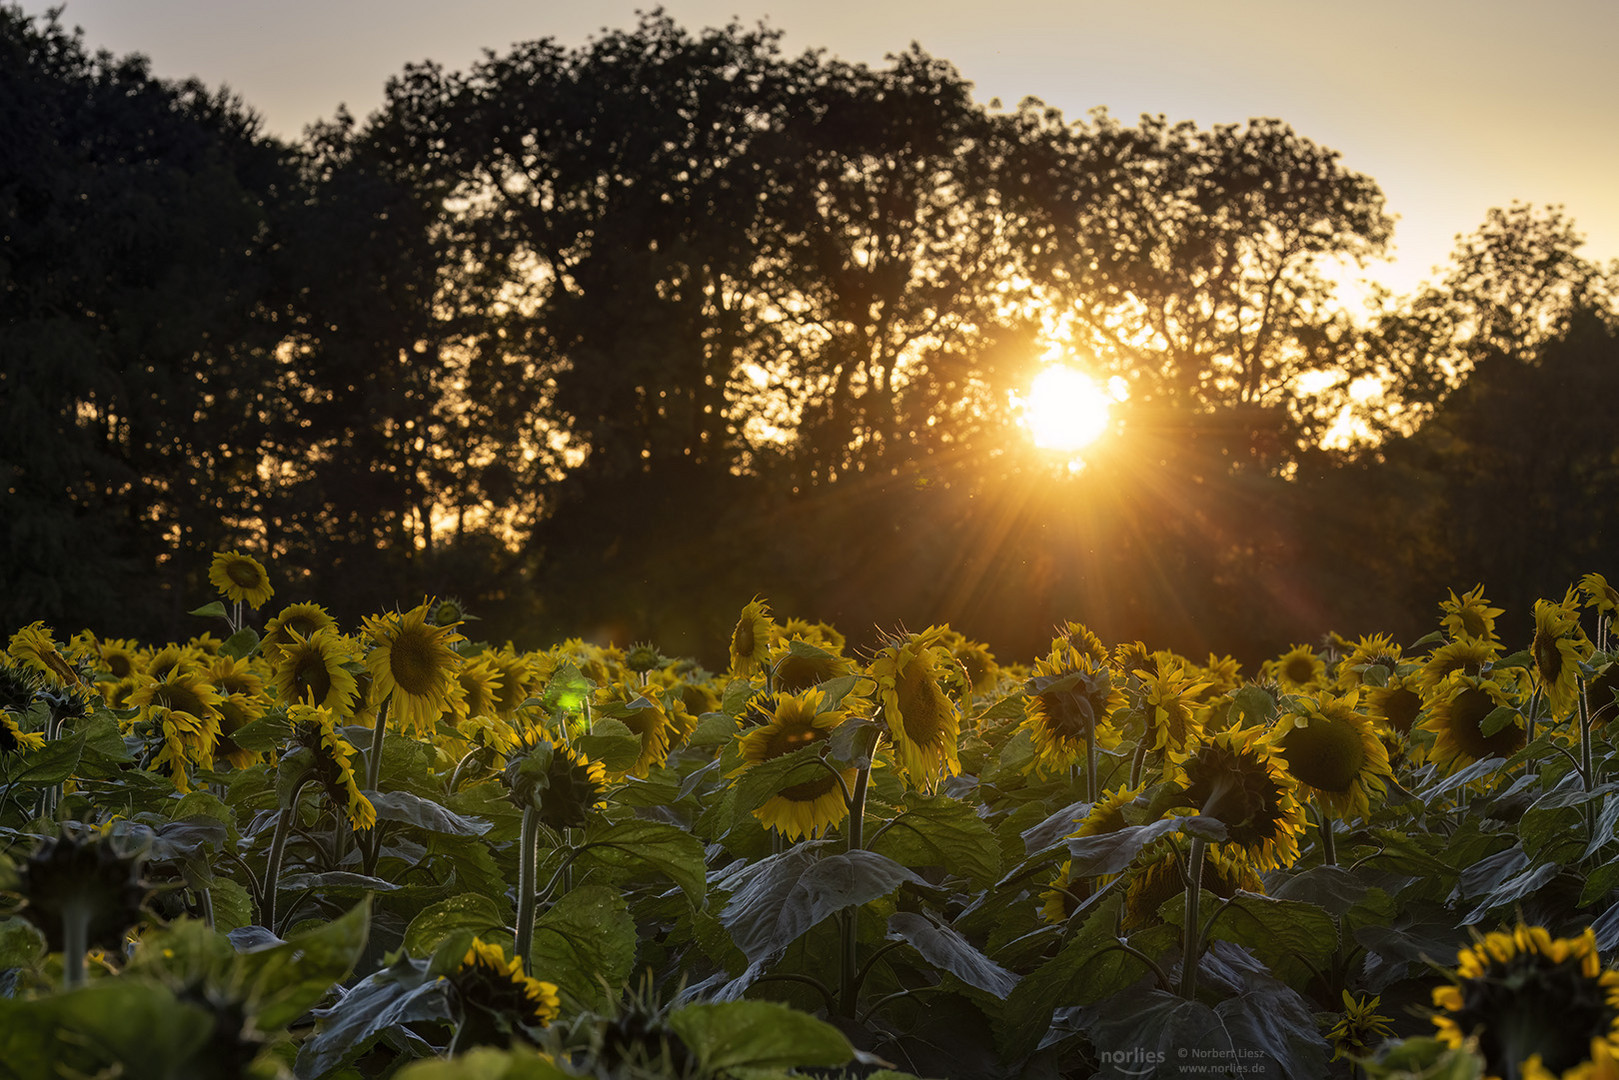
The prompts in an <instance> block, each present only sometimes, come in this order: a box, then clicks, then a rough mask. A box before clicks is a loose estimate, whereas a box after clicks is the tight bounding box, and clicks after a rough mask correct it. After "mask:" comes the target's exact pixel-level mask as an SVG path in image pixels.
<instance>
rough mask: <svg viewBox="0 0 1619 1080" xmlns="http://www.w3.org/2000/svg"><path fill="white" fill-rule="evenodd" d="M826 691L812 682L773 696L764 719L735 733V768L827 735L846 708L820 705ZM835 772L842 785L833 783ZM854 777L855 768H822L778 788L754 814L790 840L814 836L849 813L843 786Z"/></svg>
mask: <svg viewBox="0 0 1619 1080" xmlns="http://www.w3.org/2000/svg"><path fill="white" fill-rule="evenodd" d="M825 697H826V696H825V695H824V694H823V693H822V692H821V691H820V690H819V689H816V688H813V687H812V688H811V689H809V690H805V691H803V692H801V693H797V694H782V695H779V696H777V697H776V698H775V704H774V708H773V709H772V710H771V714H770V719H769V721H768V722H767V723H765V724H764V725H762V726H760V727H756V728H753V729H752V730H751V731H747V732H745V733H743V734H741V735H738V736H737V739H738V743H737V745H738V748H739V749H740V750H741V753H742V762H743V764H742V768H741V769H739V770H738V771H739V772H742V771H746V770H747V769H750V768H752V767H753V766H755V765H759V764H762V763H764V762H766V761H770V760H771V759H773V758H778V757H781V756H782V755H783V754H790V753H792V752H793V751H794V750H799V749H802V748H803V747H806V746H810V745H813V744H815V743H818V742H822V741H824V740H826V739H829V738H831V737H832V732H833V731H834V730H836V729H837V727H838V725H839V724H841V723H843V721H844V719H845V715H846V714H845V713H844V712H843V711H842V710H841V709H826V710H824V711H822V708H821V707H822V705H824V704H825ZM839 777H841V778H842V781H843V783H842V785H840V784H839V783H838V779H839ZM854 783H855V770H854V769H842V770H839V773H838V775H837V776H834V775H833V774H832V773H831V772H829V771H826V772H823V773H821V774H820V775H817V776H816V777H815V778H814V779H811V780H805V781H803V782H801V783H797V784H791V785H789V786H787V787H785V788H783V789H782V790H781V791H779V792H777V793H776V794H775V795H772V796H771V797H770V798H769V799H767V800H766V801H765V803H764V805H762V806H760V807H759V808H758V809H756V810H755V811H754V812H753V816H754V817H756V818H758V819H759V821H760V822H761V823H762V824H764V825H766V826H768V827H770V828H773V829H775V830H776V831H777V832H779V833H781V834H782V835H783V836H785V837H787V838H788V839H789V840H797V839H798V838H800V837H803V836H809V837H814V836H817V835H819V834H820V833H822V832H825V831H826V830H827V829H830V828H832V827H833V826H835V825H837V824H839V823H840V822H842V821H843V820H844V819H845V818H846V817H848V816H849V804H848V802H846V801H845V799H844V795H843V792H844V789H845V788H850V789H852V788H853V786H854Z"/></svg>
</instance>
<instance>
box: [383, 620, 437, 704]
mask: <svg viewBox="0 0 1619 1080" xmlns="http://www.w3.org/2000/svg"><path fill="white" fill-rule="evenodd" d="M388 670H389V672H390V673H391V674H392V675H393V677H394V682H395V683H397V684H398V686H399V689H401V690H403V691H404V692H405V693H407V694H410V695H412V696H414V697H431V696H432V695H433V693H434V692H435V691H437V690H438V688H439V675H440V668H439V665H438V664H437V663H436V662H435V660H434V657H433V643H432V641H431V640H430V639H429V638H428V636H427V634H426V633H425V632H423V631H421V630H416V629H413V628H411V629H406V630H404V631H403V632H402V633H400V635H399V636H398V637H397V638H395V639H394V643H393V646H392V647H391V648H390V649H389V650H388Z"/></svg>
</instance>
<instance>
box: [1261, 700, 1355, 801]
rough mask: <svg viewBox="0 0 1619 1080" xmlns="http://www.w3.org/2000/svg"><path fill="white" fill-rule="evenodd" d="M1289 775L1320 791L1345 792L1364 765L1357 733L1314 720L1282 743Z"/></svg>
mask: <svg viewBox="0 0 1619 1080" xmlns="http://www.w3.org/2000/svg"><path fill="white" fill-rule="evenodd" d="M1282 757H1283V759H1284V760H1286V762H1287V767H1288V769H1289V771H1291V772H1292V773H1293V775H1294V776H1296V777H1298V778H1299V779H1300V780H1302V781H1304V782H1305V783H1306V784H1308V785H1310V786H1311V787H1313V788H1317V789H1319V790H1321V791H1331V792H1338V793H1342V792H1347V791H1348V790H1349V788H1350V786H1351V785H1353V784H1354V782H1355V781H1356V780H1357V779H1358V778H1359V777H1360V772H1361V768H1362V767H1363V766H1364V765H1365V764H1366V748H1365V747H1364V746H1363V745H1361V741H1360V732H1358V731H1356V730H1355V727H1354V725H1352V724H1349V723H1347V722H1345V721H1343V720H1333V719H1328V718H1324V717H1315V718H1312V719H1311V720H1310V724H1309V726H1308V727H1296V728H1293V729H1292V730H1291V731H1289V732H1288V733H1287V735H1286V736H1285V737H1284V738H1283V739H1282Z"/></svg>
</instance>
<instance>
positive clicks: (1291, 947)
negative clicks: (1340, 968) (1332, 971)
mask: <svg viewBox="0 0 1619 1080" xmlns="http://www.w3.org/2000/svg"><path fill="white" fill-rule="evenodd" d="M1184 902H1185V897H1184V896H1182V897H1179V898H1177V900H1176V901H1171V902H1170V903H1169V904H1166V905H1165V906H1164V909H1163V912H1164V914H1165V917H1166V918H1167V919H1169V921H1171V922H1176V923H1178V922H1180V921H1183V920H1184V916H1183V915H1182V914H1181V910H1182V907H1183V905H1184ZM1202 910H1203V912H1205V913H1206V914H1205V915H1204V926H1205V931H1204V932H1205V934H1206V935H1207V936H1208V938H1209V939H1210V940H1214V939H1219V940H1223V941H1230V942H1235V943H1236V944H1238V945H1244V946H1246V947H1248V948H1250V949H1252V950H1253V951H1254V953H1255V955H1257V956H1258V957H1259V958H1260V959H1261V960H1263V961H1265V963H1266V964H1268V965H1270V967H1271V969H1272V970H1273V971H1275V972H1277V973H1278V974H1279V975H1282V976H1283V977H1284V978H1287V979H1289V980H1290V981H1294V982H1297V983H1300V984H1302V983H1303V982H1304V981H1305V980H1306V979H1308V978H1309V976H1310V974H1311V972H1312V965H1313V968H1314V970H1325V968H1326V966H1327V965H1328V964H1330V963H1331V960H1332V954H1333V953H1335V952H1337V950H1338V927H1337V924H1336V923H1334V922H1333V918H1332V916H1331V915H1329V914H1327V912H1326V911H1324V910H1323V909H1322V908H1319V907H1317V906H1316V905H1315V904H1312V903H1306V902H1304V901H1300V900H1278V899H1276V898H1275V897H1271V896H1264V895H1262V894H1260V893H1251V892H1241V891H1239V892H1238V893H1237V894H1236V895H1235V896H1233V897H1232V898H1231V899H1229V900H1221V899H1219V898H1218V897H1212V896H1208V895H1205V896H1204V898H1203V904H1202Z"/></svg>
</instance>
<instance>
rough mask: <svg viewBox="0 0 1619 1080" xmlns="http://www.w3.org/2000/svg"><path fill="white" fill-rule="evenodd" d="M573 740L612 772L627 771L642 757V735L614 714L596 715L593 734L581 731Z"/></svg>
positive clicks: (591, 731)
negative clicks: (585, 733) (581, 733)
mask: <svg viewBox="0 0 1619 1080" xmlns="http://www.w3.org/2000/svg"><path fill="white" fill-rule="evenodd" d="M574 744H575V745H576V746H577V747H578V748H579V749H580V750H581V751H583V752H584V754H585V755H586V756H587V757H589V758H590V760H591V761H599V762H601V764H602V768H604V769H606V770H607V771H608V772H610V773H622V772H628V771H629V770H630V769H632V768H634V767H635V763H636V761H638V760H639V759H640V757H641V736H639V735H637V734H636V733H635V732H633V731H631V730H630V726H629V725H628V724H626V723H625V722H624V721H623V720H621V719H619V718H617V717H614V716H598V717H596V718H595V719H594V721H593V722H592V724H591V726H590V734H588V735H580V736H579V737H578V738H576V739H575V740H574Z"/></svg>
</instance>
